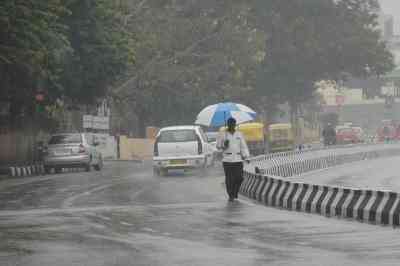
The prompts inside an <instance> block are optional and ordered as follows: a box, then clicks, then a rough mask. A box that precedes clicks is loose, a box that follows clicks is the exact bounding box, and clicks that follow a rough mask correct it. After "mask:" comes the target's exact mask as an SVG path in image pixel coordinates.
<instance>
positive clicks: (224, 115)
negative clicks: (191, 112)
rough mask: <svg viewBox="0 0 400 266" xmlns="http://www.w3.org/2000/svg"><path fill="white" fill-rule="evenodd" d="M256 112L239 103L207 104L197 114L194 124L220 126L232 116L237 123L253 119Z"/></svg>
mask: <svg viewBox="0 0 400 266" xmlns="http://www.w3.org/2000/svg"><path fill="white" fill-rule="evenodd" d="M256 115H257V113H256V112H255V111H254V110H252V109H251V108H249V107H247V106H245V105H243V104H239V103H218V104H214V105H210V106H207V107H206V108H204V109H203V110H202V111H201V112H200V113H199V114H198V115H197V119H196V122H195V124H196V125H203V126H207V127H222V126H225V125H226V121H227V120H228V119H229V118H230V117H233V118H235V119H236V123H237V124H241V123H244V122H249V121H253V120H254V118H255V117H256Z"/></svg>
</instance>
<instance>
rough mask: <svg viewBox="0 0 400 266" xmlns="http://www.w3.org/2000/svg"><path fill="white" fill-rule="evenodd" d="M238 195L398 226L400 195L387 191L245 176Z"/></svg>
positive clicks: (318, 212) (269, 204)
mask: <svg viewBox="0 0 400 266" xmlns="http://www.w3.org/2000/svg"><path fill="white" fill-rule="evenodd" d="M241 194H243V195H245V196H247V197H249V198H251V199H254V200H257V201H259V202H262V203H263V204H265V205H267V206H272V207H279V208H283V209H287V210H295V211H302V212H308V213H316V214H321V215H325V216H328V217H329V216H336V217H343V218H350V219H355V220H359V221H364V222H370V223H375V224H383V225H393V226H398V225H400V195H399V193H395V192H390V191H372V190H361V189H351V188H338V187H330V186H322V185H312V184H306V183H297V182H290V181H288V180H283V179H278V178H275V177H267V176H262V175H257V174H250V173H245V181H244V182H243V184H242V186H241Z"/></svg>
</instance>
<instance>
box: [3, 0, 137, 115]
mask: <svg viewBox="0 0 400 266" xmlns="http://www.w3.org/2000/svg"><path fill="white" fill-rule="evenodd" d="M123 12H124V11H123V9H121V6H120V5H117V4H115V3H114V2H113V1H107V0H97V1H94V0H46V1H36V0H24V1H22V0H3V1H1V2H0V88H1V91H0V99H2V100H3V101H9V102H11V109H12V114H13V115H14V116H15V115H18V114H21V113H25V114H32V113H33V111H34V97H33V96H34V94H35V93H36V92H37V91H38V90H39V89H40V90H43V91H44V92H45V93H46V94H47V101H48V103H49V104H51V102H53V101H54V100H55V99H56V98H58V97H61V96H63V97H64V98H65V99H67V100H70V101H72V102H77V103H93V102H94V101H95V100H96V99H97V98H99V97H103V96H104V95H105V94H106V93H107V88H108V87H109V86H110V85H111V84H112V83H113V82H115V80H116V78H117V77H118V76H119V75H120V74H121V73H123V72H124V71H125V69H126V67H127V66H128V65H129V64H132V63H133V62H134V50H133V47H134V45H133V37H132V34H130V33H129V32H127V31H126V29H125V28H124V21H123V20H122V17H123V14H122V13H123Z"/></svg>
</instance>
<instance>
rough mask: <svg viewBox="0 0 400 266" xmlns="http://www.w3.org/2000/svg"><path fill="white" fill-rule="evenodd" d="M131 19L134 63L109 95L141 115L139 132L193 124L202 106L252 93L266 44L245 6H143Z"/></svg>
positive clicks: (168, 3)
mask: <svg viewBox="0 0 400 266" xmlns="http://www.w3.org/2000/svg"><path fill="white" fill-rule="evenodd" d="M140 3H143V1H140ZM138 8H140V12H137V11H136V10H137V9H138ZM131 14H132V17H131V20H130V21H129V24H130V25H131V28H132V30H133V31H134V32H135V35H137V36H139V39H140V42H139V43H138V46H137V47H136V48H137V54H138V56H137V58H136V59H137V61H136V64H135V65H134V67H133V68H132V70H131V71H130V72H129V73H128V75H127V81H126V82H124V84H123V85H122V86H119V88H117V89H115V90H114V95H115V97H116V98H119V99H123V100H124V101H125V102H126V104H127V106H129V108H130V109H131V110H133V112H134V113H135V114H136V115H137V116H138V119H139V128H141V129H142V132H141V133H143V130H144V126H145V125H146V124H156V125H163V124H168V123H177V121H180V122H181V123H193V120H194V119H195V116H196V113H197V112H198V111H199V110H200V109H201V108H202V107H204V106H205V105H207V104H211V103H215V102H216V101H221V100H235V99H239V98H241V97H242V95H243V94H245V93H247V91H248V90H251V88H252V87H253V86H252V84H251V80H252V79H251V78H250V76H251V75H253V76H254V72H255V68H256V65H257V64H258V63H259V62H260V61H261V59H260V57H262V53H263V51H264V47H263V45H264V43H263V41H262V38H260V36H259V32H257V31H253V29H252V28H250V26H249V25H248V23H247V5H246V3H245V1H243V2H241V1H237V2H236V3H234V4H233V3H232V2H231V1H211V0H207V1H163V2H160V1H154V2H153V1H147V2H146V4H145V5H142V6H140V5H139V4H137V5H133V7H132V9H131ZM260 33H261V32H260Z"/></svg>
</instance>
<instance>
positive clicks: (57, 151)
mask: <svg viewBox="0 0 400 266" xmlns="http://www.w3.org/2000/svg"><path fill="white" fill-rule="evenodd" d="M69 154H71V150H69V149H63V150H55V151H54V155H56V156H63V155H69Z"/></svg>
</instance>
